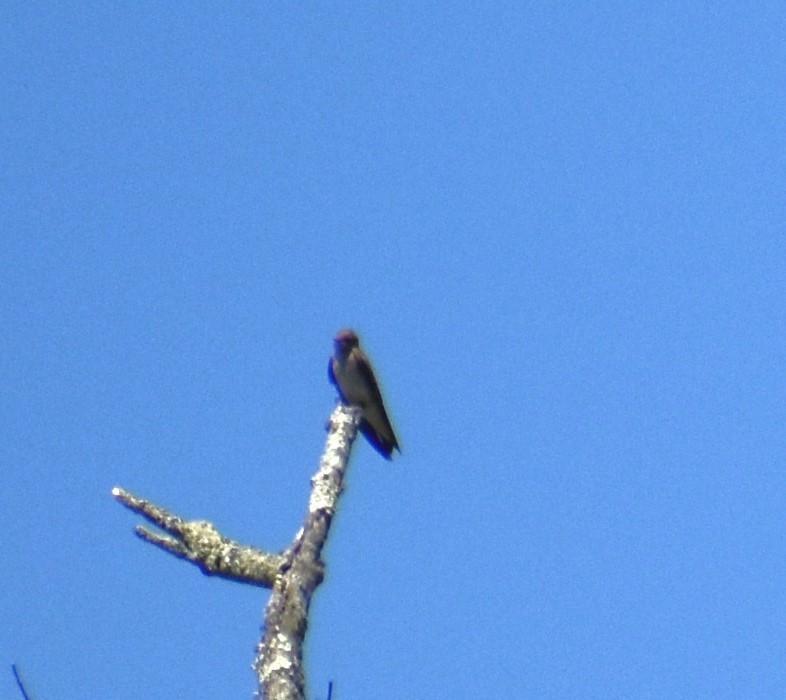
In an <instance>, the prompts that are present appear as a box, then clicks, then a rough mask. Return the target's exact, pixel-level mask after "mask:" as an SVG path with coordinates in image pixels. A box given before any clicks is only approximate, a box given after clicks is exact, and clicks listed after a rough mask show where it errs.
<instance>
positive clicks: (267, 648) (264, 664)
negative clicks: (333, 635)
mask: <svg viewBox="0 0 786 700" xmlns="http://www.w3.org/2000/svg"><path fill="white" fill-rule="evenodd" d="M359 422H360V411H359V410H358V409H355V408H351V407H348V406H343V405H339V406H337V407H336V409H335V410H334V411H333V413H332V415H331V416H330V421H329V424H328V425H329V432H328V438H327V444H326V445H325V452H324V454H323V455H322V459H321V461H320V464H319V469H318V471H317V473H316V474H315V475H314V476H313V478H312V479H311V485H312V489H311V498H310V500H309V505H308V513H307V515H306V519H305V522H304V523H303V527H302V528H301V530H300V532H298V534H297V535H296V536H295V540H294V542H293V543H292V546H290V547H289V549H287V551H286V552H284V558H285V561H284V563H283V564H282V566H281V567H280V569H279V575H278V576H277V577H276V581H275V585H274V586H273V592H272V593H271V594H270V600H269V601H268V604H267V608H266V610H265V634H264V637H263V638H262V640H261V641H260V643H259V644H258V645H257V657H256V659H255V660H254V670H255V671H256V673H257V678H258V682H259V692H260V694H261V696H262V697H264V698H269V699H271V700H272V699H273V698H275V700H302V699H303V698H304V697H305V675H304V673H303V641H304V639H305V635H306V628H307V624H308V608H309V605H310V603H311V597H312V596H313V594H314V591H315V590H316V588H317V586H319V584H320V583H322V579H323V577H324V564H323V563H322V560H321V553H322V548H323V547H324V545H325V542H326V540H327V536H328V532H329V530H330V524H331V522H332V520H333V515H334V514H335V512H336V504H337V502H338V497H339V496H340V495H341V492H342V490H343V488H344V474H345V472H346V469H347V462H348V460H349V451H350V448H351V446H352V443H353V441H354V440H355V437H356V436H357V429H358V424H359Z"/></svg>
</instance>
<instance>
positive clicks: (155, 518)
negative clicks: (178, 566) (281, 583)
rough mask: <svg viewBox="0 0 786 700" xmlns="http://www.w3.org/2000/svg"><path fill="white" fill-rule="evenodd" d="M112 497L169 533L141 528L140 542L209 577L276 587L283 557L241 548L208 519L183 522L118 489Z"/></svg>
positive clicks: (138, 532)
mask: <svg viewBox="0 0 786 700" xmlns="http://www.w3.org/2000/svg"><path fill="white" fill-rule="evenodd" d="M112 495H113V496H114V497H115V498H116V499H117V500H118V501H119V502H120V503H122V504H123V505H124V506H126V508H128V509H130V510H132V511H134V512H135V513H138V514H139V515H141V516H143V517H144V518H145V519H147V520H148V521H150V522H151V523H153V524H154V525H156V526H157V527H159V528H160V529H161V530H163V531H164V532H166V533H169V534H161V533H159V532H155V531H154V530H150V529H148V528H146V527H143V526H141V525H138V526H137V527H136V529H135V530H134V532H135V533H136V535H137V536H138V537H139V538H140V539H142V540H145V541H146V542H150V544H154V545H155V546H156V547H158V548H159V549H162V550H164V551H165V552H168V553H169V554H173V555H175V556H176V557H178V558H179V559H183V560H185V561H188V562H191V563H192V564H194V565H196V566H198V567H199V568H200V569H201V570H202V573H204V574H205V575H207V576H219V577H221V578H225V579H229V580H231V581H238V582H240V583H249V584H252V585H254V586H262V587H264V588H272V587H273V583H274V582H275V579H276V574H277V572H278V569H279V567H280V566H281V565H282V564H283V562H284V557H283V556H282V555H280V554H272V553H269V552H263V551H262V550H259V549H256V548H254V547H248V546H245V545H241V544H239V543H237V542H235V541H234V540H231V539H229V538H228V537H225V536H223V535H222V534H221V533H220V532H219V531H218V530H217V529H216V528H215V526H214V525H213V524H212V523H209V522H207V521H206V520H184V519H183V518H181V517H179V516H177V515H174V514H173V513H171V512H170V511H168V510H166V509H165V508H162V507H161V506H158V505H156V504H155V503H151V502H150V501H146V500H144V499H142V498H139V497H138V496H135V495H133V494H132V493H130V492H128V491H126V490H124V489H121V488H117V487H116V488H114V489H112Z"/></svg>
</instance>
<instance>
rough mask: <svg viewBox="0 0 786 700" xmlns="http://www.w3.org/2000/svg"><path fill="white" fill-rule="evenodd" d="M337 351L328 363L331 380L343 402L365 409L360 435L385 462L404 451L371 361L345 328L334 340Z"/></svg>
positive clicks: (357, 341) (362, 412) (355, 336)
mask: <svg viewBox="0 0 786 700" xmlns="http://www.w3.org/2000/svg"><path fill="white" fill-rule="evenodd" d="M333 347H334V352H333V355H332V356H331V358H330V361H329V362H328V378H329V379H330V382H331V383H332V384H334V385H335V386H336V389H337V390H338V393H339V396H340V397H341V401H342V402H343V403H345V404H347V405H349V406H357V407H359V408H360V409H361V419H360V432H361V433H363V435H365V437H366V440H368V441H369V442H370V443H371V445H372V446H373V447H374V449H376V451H377V452H379V453H380V454H381V455H382V456H383V457H384V458H385V459H391V458H392V456H393V450H398V451H399V453H400V452H401V448H400V447H399V444H398V440H397V439H396V434H395V433H394V432H393V426H392V425H391V424H390V419H389V418H388V414H387V411H386V410H385V404H384V402H383V400H382V393H381V392H380V390H379V385H378V384H377V379H376V377H375V376H374V370H373V369H372V368H371V362H369V359H368V357H366V355H365V353H364V352H363V351H362V350H361V349H360V340H359V339H358V336H357V333H355V331H353V330H352V329H351V328H345V329H344V330H341V331H339V332H338V333H337V334H336V337H335V338H334V339H333Z"/></svg>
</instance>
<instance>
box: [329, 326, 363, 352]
mask: <svg viewBox="0 0 786 700" xmlns="http://www.w3.org/2000/svg"><path fill="white" fill-rule="evenodd" d="M359 343H360V341H359V340H358V336H357V333H355V331H353V330H352V329H351V328H345V329H344V330H343V331H339V332H338V333H337V334H336V337H335V338H333V345H335V347H336V352H339V353H342V354H346V353H348V352H350V351H351V350H352V348H356V347H357V346H358V344H359Z"/></svg>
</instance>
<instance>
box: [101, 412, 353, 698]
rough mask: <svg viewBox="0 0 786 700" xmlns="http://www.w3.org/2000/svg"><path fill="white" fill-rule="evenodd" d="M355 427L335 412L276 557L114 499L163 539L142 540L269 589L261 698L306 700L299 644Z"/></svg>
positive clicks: (142, 531)
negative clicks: (301, 512) (294, 526)
mask: <svg viewBox="0 0 786 700" xmlns="http://www.w3.org/2000/svg"><path fill="white" fill-rule="evenodd" d="M359 420H360V416H359V412H358V410H357V409H353V408H351V407H347V406H343V405H338V406H337V407H336V409H335V410H334V411H333V413H332V415H331V416H330V420H329V423H328V438H327V443H326V445H325V451H324V453H323V455H322V459H321V461H320V464H319V469H318V470H317V472H316V474H315V475H314V476H313V477H312V479H311V496H310V498H309V504H308V511H307V513H306V517H305V521H304V523H303V527H301V529H300V530H299V531H298V533H297V534H296V535H295V538H294V540H293V541H292V544H290V546H289V547H287V549H286V550H285V551H284V552H283V553H281V554H278V553H273V552H265V551H263V550H260V549H257V548H255V547H249V546H247V545H241V544H239V543H238V542H235V541H234V540H232V539H230V538H228V537H225V536H224V535H222V534H221V533H220V532H219V531H218V530H217V529H216V527H215V526H214V525H213V524H212V523H209V522H207V521H204V520H185V519H184V518H181V517H180V516H177V515H175V514H173V513H171V512H170V511H168V510H167V509H165V508H162V507H161V506H158V505H156V504H154V503H152V502H150V501H147V500H144V499H142V498H139V497H137V496H135V495H133V494H131V493H129V492H128V491H125V490H124V489H121V488H114V489H112V495H113V496H114V497H115V498H116V499H117V500H118V501H119V502H120V503H122V504H123V505H124V506H126V507H127V508H129V509H131V510H133V511H134V512H135V513H138V514H139V515H141V516H143V517H144V518H145V519H146V520H148V521H149V522H151V523H152V524H153V525H155V526H156V527H158V528H159V529H160V530H162V531H163V533H165V534H161V533H160V532H156V531H153V530H150V529H148V528H146V527H144V526H141V525H140V526H137V527H136V529H135V532H136V534H137V536H138V537H140V538H141V539H142V540H144V541H146V542H149V543H151V544H153V545H155V546H156V547H159V548H160V549H162V550H163V551H165V552H168V553H169V554H172V555H174V556H176V557H178V558H179V559H183V560H185V561H188V562H191V563H192V564H194V565H195V566H198V567H199V568H200V569H201V570H202V572H203V573H204V574H206V575H208V576H219V577H221V578H226V579H229V580H232V581H238V582H240V583H247V584H250V585H255V586H262V587H264V588H272V593H271V595H270V599H269V601H268V604H267V607H266V609H265V622H264V634H263V637H262V639H261V640H260V642H259V643H258V644H257V653H256V657H255V659H254V663H253V668H254V671H255V672H256V674H257V682H258V695H259V696H260V697H262V698H265V699H266V700H301V699H303V698H305V673H304V670H303V643H304V640H305V635H306V630H307V628H308V611H309V606H310V603H311V598H312V596H313V595H314V592H315V591H316V589H317V587H318V586H319V584H320V583H321V582H322V580H323V578H324V568H325V567H324V563H323V561H322V559H321V554H322V549H323V547H324V546H325V543H326V542H327V537H328V533H329V531H330V525H331V522H332V520H333V516H334V515H335V512H336V506H337V503H338V498H339V496H340V495H341V492H342V490H343V487H344V486H343V485H344V475H345V473H346V469H347V464H348V461H349V452H350V449H351V447H352V443H353V442H354V440H355V437H356V436H357V429H358V423H359Z"/></svg>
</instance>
